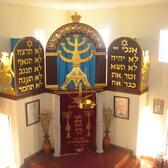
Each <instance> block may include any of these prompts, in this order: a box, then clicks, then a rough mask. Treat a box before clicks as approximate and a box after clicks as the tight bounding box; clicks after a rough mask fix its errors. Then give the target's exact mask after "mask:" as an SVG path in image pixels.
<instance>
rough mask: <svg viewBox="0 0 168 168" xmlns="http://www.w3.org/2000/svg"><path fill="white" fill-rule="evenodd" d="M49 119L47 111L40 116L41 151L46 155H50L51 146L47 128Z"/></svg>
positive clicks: (49, 114)
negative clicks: (42, 132) (41, 129)
mask: <svg viewBox="0 0 168 168" xmlns="http://www.w3.org/2000/svg"><path fill="white" fill-rule="evenodd" d="M51 118H52V113H51V112H49V111H45V112H42V113H41V114H40V121H41V125H42V128H43V131H44V143H43V149H44V151H45V153H47V154H49V153H51V151H52V146H51V143H50V140H49V126H50V121H51Z"/></svg>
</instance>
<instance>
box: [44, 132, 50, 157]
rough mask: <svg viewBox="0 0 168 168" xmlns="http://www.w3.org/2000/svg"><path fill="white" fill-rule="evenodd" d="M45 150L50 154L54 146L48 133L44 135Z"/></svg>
mask: <svg viewBox="0 0 168 168" xmlns="http://www.w3.org/2000/svg"><path fill="white" fill-rule="evenodd" d="M43 150H44V152H45V153H46V154H50V153H51V152H52V146H51V143H50V140H49V136H48V135H45V136H44V143H43Z"/></svg>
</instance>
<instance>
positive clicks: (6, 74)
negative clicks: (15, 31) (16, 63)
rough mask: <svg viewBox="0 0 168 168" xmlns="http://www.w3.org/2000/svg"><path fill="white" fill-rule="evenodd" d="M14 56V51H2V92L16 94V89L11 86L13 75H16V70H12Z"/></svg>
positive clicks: (0, 71) (0, 69)
mask: <svg viewBox="0 0 168 168" xmlns="http://www.w3.org/2000/svg"><path fill="white" fill-rule="evenodd" d="M12 58H13V53H10V56H9V53H7V52H2V60H1V68H0V73H1V87H2V92H3V93H7V94H11V95H15V91H14V89H13V88H12V86H11V83H12V77H14V72H13V71H12Z"/></svg>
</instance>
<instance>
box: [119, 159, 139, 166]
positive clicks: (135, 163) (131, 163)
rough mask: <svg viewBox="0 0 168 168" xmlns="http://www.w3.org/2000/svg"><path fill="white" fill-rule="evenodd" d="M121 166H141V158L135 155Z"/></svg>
mask: <svg viewBox="0 0 168 168" xmlns="http://www.w3.org/2000/svg"><path fill="white" fill-rule="evenodd" d="M121 168H140V160H139V159H137V158H134V157H132V158H129V160H128V161H127V162H126V163H125V164H124V165H123V166H122V167H121Z"/></svg>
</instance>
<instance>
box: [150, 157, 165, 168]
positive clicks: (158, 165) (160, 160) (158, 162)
mask: <svg viewBox="0 0 168 168" xmlns="http://www.w3.org/2000/svg"><path fill="white" fill-rule="evenodd" d="M152 167H153V168H168V156H167V155H165V156H157V157H156V158H155V159H154V161H153V166H152Z"/></svg>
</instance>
